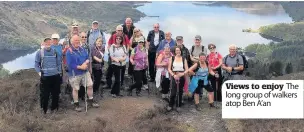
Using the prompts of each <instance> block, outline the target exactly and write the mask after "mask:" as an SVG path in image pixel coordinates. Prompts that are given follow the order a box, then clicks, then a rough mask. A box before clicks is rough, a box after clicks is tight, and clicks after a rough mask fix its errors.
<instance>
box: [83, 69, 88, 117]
mask: <svg viewBox="0 0 304 132" xmlns="http://www.w3.org/2000/svg"><path fill="white" fill-rule="evenodd" d="M85 74H86V73H85ZM84 83H85V84H84V90H85V91H84V93H85V96H84V99H85V109H86V113H87V112H88V102H87V75H85V76H84Z"/></svg>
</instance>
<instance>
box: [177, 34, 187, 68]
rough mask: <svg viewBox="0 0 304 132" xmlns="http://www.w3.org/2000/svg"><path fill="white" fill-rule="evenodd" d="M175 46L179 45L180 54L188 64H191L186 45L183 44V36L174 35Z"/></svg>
mask: <svg viewBox="0 0 304 132" xmlns="http://www.w3.org/2000/svg"><path fill="white" fill-rule="evenodd" d="M176 46H178V47H180V48H181V49H182V56H183V57H184V58H185V59H186V60H187V62H188V66H189V67H190V66H191V59H190V53H189V50H188V48H187V47H185V45H184V40H183V36H177V37H176Z"/></svg>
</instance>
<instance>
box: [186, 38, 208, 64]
mask: <svg viewBox="0 0 304 132" xmlns="http://www.w3.org/2000/svg"><path fill="white" fill-rule="evenodd" d="M201 41H202V37H201V36H200V35H196V36H195V37H194V43H195V44H194V45H193V46H192V48H191V50H190V58H191V61H192V63H197V62H198V61H199V55H200V53H202V52H203V53H205V54H206V55H207V48H205V47H204V46H203V45H202V44H201Z"/></svg>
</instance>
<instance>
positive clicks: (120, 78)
mask: <svg viewBox="0 0 304 132" xmlns="http://www.w3.org/2000/svg"><path fill="white" fill-rule="evenodd" d="M119 63H120V66H122V62H121V61H119ZM121 72H122V68H120V72H119V91H120V90H121V80H122V77H121Z"/></svg>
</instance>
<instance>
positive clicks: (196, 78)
mask: <svg viewBox="0 0 304 132" xmlns="http://www.w3.org/2000/svg"><path fill="white" fill-rule="evenodd" d="M189 74H191V75H193V77H192V79H191V83H190V87H189V91H190V92H191V93H192V94H194V103H195V109H196V110H198V111H201V109H200V107H199V98H200V97H199V96H200V94H201V93H202V88H205V89H206V90H207V91H208V100H209V101H208V102H209V106H210V107H215V106H214V100H213V98H214V93H213V89H212V87H211V86H210V84H209V80H208V76H209V74H210V75H211V76H213V77H215V78H218V77H219V74H218V73H215V72H213V70H212V68H211V66H210V64H208V62H207V60H206V55H205V53H200V55H199V62H197V63H195V64H193V66H191V67H190V68H189Z"/></svg>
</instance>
